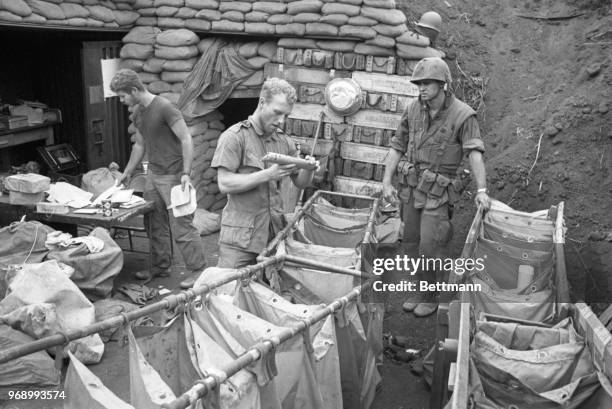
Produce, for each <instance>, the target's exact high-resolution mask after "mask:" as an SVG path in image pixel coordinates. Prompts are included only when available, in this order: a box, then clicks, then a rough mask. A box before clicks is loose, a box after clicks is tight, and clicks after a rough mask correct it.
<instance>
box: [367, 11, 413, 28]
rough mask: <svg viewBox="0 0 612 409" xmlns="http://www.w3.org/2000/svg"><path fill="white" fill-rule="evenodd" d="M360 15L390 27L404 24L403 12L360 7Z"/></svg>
mask: <svg viewBox="0 0 612 409" xmlns="http://www.w3.org/2000/svg"><path fill="white" fill-rule="evenodd" d="M361 14H362V15H364V16H366V17H370V18H373V19H374V20H376V21H378V22H380V23H383V24H388V25H391V26H397V25H400V24H405V23H406V15H405V14H404V12H403V11H401V10H398V9H393V10H388V9H380V8H375V7H368V6H363V7H361Z"/></svg>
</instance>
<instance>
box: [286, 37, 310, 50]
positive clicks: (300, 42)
mask: <svg viewBox="0 0 612 409" xmlns="http://www.w3.org/2000/svg"><path fill="white" fill-rule="evenodd" d="M278 46H279V47H284V48H314V49H316V48H317V43H316V41H315V40H313V39H310V38H281V39H280V40H278Z"/></svg>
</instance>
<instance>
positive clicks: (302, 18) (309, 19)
mask: <svg viewBox="0 0 612 409" xmlns="http://www.w3.org/2000/svg"><path fill="white" fill-rule="evenodd" d="M320 19H321V15H320V14H316V13H300V14H298V15H296V16H293V19H292V22H293V23H303V24H306V23H314V22H315V21H319V20H320Z"/></svg>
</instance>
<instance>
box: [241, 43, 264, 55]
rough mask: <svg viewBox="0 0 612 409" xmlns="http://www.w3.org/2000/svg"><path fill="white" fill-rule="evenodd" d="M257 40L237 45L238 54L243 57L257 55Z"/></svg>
mask: <svg viewBox="0 0 612 409" xmlns="http://www.w3.org/2000/svg"><path fill="white" fill-rule="evenodd" d="M259 44H260V43H259V42H257V41H250V42H248V43H244V44H242V45H241V46H240V47H238V54H240V56H241V57H243V58H252V57H255V56H256V55H257V49H258V48H259Z"/></svg>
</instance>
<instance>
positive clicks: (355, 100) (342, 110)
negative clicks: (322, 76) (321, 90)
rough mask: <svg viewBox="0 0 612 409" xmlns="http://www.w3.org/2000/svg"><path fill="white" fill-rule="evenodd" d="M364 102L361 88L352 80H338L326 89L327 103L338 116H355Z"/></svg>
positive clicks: (331, 82)
mask: <svg viewBox="0 0 612 409" xmlns="http://www.w3.org/2000/svg"><path fill="white" fill-rule="evenodd" d="M362 102H363V94H362V92H361V87H360V86H359V84H357V82H356V81H354V80H353V79H351V78H336V79H333V80H331V81H330V82H328V83H327V86H326V87H325V103H326V104H327V106H328V107H329V109H331V110H332V111H333V112H334V113H335V114H337V115H342V116H346V115H353V114H354V113H355V112H357V111H359V108H360V107H361V104H362Z"/></svg>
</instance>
